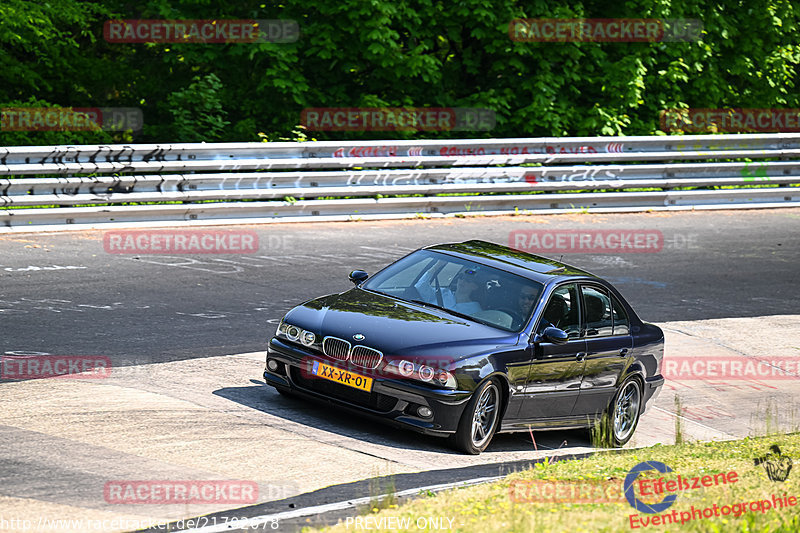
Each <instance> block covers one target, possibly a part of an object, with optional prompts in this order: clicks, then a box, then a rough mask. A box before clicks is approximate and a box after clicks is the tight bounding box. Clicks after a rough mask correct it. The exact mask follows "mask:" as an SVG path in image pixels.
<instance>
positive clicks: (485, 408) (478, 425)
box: [451, 379, 502, 455]
mask: <svg viewBox="0 0 800 533" xmlns="http://www.w3.org/2000/svg"><path fill="white" fill-rule="evenodd" d="M501 402H502V394H501V393H500V388H499V387H498V385H497V382H496V381H494V380H492V379H490V380H487V381H484V382H483V383H482V384H481V385H480V386H479V387H478V388H477V389H475V392H474V393H473V394H472V398H470V400H469V402H467V406H466V407H465V408H464V412H463V413H462V414H461V420H460V421H459V422H458V430H457V431H456V433H455V434H454V435H453V436H452V437H451V440H452V443H453V446H454V447H455V448H456V449H457V450H459V451H461V452H464V453H466V454H469V455H478V454H480V453H481V452H482V451H483V450H485V449H486V448H487V447H488V446H489V443H490V442H492V437H494V434H495V432H496V431H497V427H498V425H499V424H500V408H501Z"/></svg>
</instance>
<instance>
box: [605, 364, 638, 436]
mask: <svg viewBox="0 0 800 533" xmlns="http://www.w3.org/2000/svg"><path fill="white" fill-rule="evenodd" d="M642 399H643V396H642V384H641V382H640V381H639V380H638V379H637V378H635V377H630V378H628V379H626V380H625V381H624V382H623V383H622V385H621V386H620V388H619V390H618V391H617V394H615V395H614V400H613V401H612V402H611V405H609V406H608V409H606V412H605V413H603V418H602V419H601V420H600V422H599V425H600V427H601V428H603V429H604V430H606V431H607V437H606V439H604V440H607V441H608V443H607V445H610V446H616V447H619V446H624V445H625V444H626V443H627V442H628V441H629V440H631V437H633V433H634V431H636V425H637V424H638V423H639V417H640V415H641V413H642Z"/></svg>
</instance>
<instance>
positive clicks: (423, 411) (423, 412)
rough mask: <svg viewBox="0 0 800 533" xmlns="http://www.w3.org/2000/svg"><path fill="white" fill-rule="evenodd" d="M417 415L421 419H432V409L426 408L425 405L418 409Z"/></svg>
mask: <svg viewBox="0 0 800 533" xmlns="http://www.w3.org/2000/svg"><path fill="white" fill-rule="evenodd" d="M417 414H418V415H419V416H420V417H421V418H430V417H431V416H432V415H433V411H431V408H430V407H425V406H424V405H423V406H421V407H420V408H419V409H417Z"/></svg>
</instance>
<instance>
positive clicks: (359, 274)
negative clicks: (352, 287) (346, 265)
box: [350, 270, 369, 285]
mask: <svg viewBox="0 0 800 533" xmlns="http://www.w3.org/2000/svg"><path fill="white" fill-rule="evenodd" d="M368 277H369V274H367V273H366V272H364V271H363V270H353V271H352V272H350V281H352V282H353V283H355V284H356V285H358V284H359V283H361V282H362V281H364V280H365V279H367V278H368Z"/></svg>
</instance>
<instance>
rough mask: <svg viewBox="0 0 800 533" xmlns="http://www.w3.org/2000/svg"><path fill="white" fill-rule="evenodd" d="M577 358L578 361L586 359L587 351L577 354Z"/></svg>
mask: <svg viewBox="0 0 800 533" xmlns="http://www.w3.org/2000/svg"><path fill="white" fill-rule="evenodd" d="M575 359H576V360H577V361H583V360H584V359H586V352H578V353H577V354H575Z"/></svg>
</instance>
